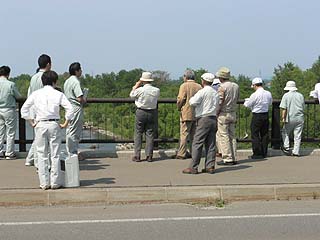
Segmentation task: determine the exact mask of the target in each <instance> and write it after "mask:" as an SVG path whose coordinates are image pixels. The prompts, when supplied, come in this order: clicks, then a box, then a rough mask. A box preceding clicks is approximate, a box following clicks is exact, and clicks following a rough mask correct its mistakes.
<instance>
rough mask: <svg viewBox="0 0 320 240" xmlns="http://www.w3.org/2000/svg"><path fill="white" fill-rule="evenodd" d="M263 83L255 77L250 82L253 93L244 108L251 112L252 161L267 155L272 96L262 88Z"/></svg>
mask: <svg viewBox="0 0 320 240" xmlns="http://www.w3.org/2000/svg"><path fill="white" fill-rule="evenodd" d="M262 85H263V81H262V79H261V78H259V77H257V78H254V79H253V80H252V84H251V87H252V88H253V89H254V91H255V92H254V93H252V94H251V96H250V98H247V99H245V102H244V106H245V107H247V108H250V109H251V111H252V119H251V140H252V151H253V155H252V156H251V158H252V159H263V158H265V157H267V154H268V143H269V115H268V111H269V106H270V105H271V104H272V95H271V93H270V92H269V91H266V90H264V89H263V87H262Z"/></svg>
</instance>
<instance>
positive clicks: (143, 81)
mask: <svg viewBox="0 0 320 240" xmlns="http://www.w3.org/2000/svg"><path fill="white" fill-rule="evenodd" d="M152 82H153V79H152V74H151V73H150V72H143V73H142V76H141V78H140V80H139V81H138V82H136V84H135V85H134V86H133V87H132V90H131V92H130V97H131V98H134V99H135V104H136V106H137V110H136V123H135V134H134V156H133V158H132V161H134V162H141V161H142V159H141V145H142V134H143V133H145V134H146V150H145V151H146V157H147V158H146V160H147V161H148V162H152V157H153V144H154V131H155V124H156V120H157V119H156V114H157V112H156V111H157V101H158V98H159V96H160V89H159V88H156V87H153V86H152V85H151V83H152Z"/></svg>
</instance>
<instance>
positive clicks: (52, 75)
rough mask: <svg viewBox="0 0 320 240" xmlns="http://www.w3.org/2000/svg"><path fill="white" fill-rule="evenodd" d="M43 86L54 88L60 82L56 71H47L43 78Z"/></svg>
mask: <svg viewBox="0 0 320 240" xmlns="http://www.w3.org/2000/svg"><path fill="white" fill-rule="evenodd" d="M41 80H42V84H43V86H47V85H49V86H53V84H54V83H56V82H57V80H58V74H57V73H56V72H55V71H46V72H44V73H43V74H42V77H41Z"/></svg>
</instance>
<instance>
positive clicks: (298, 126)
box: [282, 121, 304, 155]
mask: <svg viewBox="0 0 320 240" xmlns="http://www.w3.org/2000/svg"><path fill="white" fill-rule="evenodd" d="M303 124H304V121H293V122H289V123H285V124H284V125H283V129H282V140H283V147H284V148H286V149H289V147H290V134H291V133H292V132H293V150H292V153H293V154H296V155H299V154H300V144H301V137H302V130H303Z"/></svg>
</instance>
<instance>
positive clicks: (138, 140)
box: [134, 109, 157, 158]
mask: <svg viewBox="0 0 320 240" xmlns="http://www.w3.org/2000/svg"><path fill="white" fill-rule="evenodd" d="M156 113H157V110H156V109H153V110H143V109H137V111H136V127H135V135H134V153H135V156H136V157H138V158H140V152H141V145H142V135H143V133H145V134H146V156H150V157H152V154H153V140H154V131H155V129H154V128H155V122H156Z"/></svg>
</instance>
